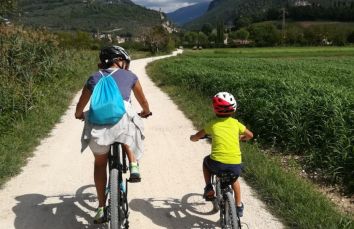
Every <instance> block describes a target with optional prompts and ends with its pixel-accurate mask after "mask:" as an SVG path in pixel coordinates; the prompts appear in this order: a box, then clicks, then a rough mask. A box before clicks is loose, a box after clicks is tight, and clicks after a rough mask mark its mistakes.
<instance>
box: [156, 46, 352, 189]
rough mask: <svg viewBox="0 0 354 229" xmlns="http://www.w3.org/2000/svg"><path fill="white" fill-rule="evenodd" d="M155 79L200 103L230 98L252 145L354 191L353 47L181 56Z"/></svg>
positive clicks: (160, 69) (163, 63)
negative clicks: (223, 94) (295, 158)
mask: <svg viewBox="0 0 354 229" xmlns="http://www.w3.org/2000/svg"><path fill="white" fill-rule="evenodd" d="M241 50H242V49H241ZM157 72H160V73H159V77H160V78H159V79H158V80H159V81H161V82H163V84H164V85H180V86H183V87H185V88H186V89H188V90H191V91H195V92H196V93H198V94H201V95H203V96H205V97H211V96H213V95H214V94H215V93H217V92H219V91H229V92H231V93H232V94H234V95H235V97H236V98H237V99H238V101H239V108H238V117H240V118H241V119H242V121H243V122H244V123H246V124H247V125H248V126H249V128H250V129H251V130H253V131H254V133H255V135H256V138H257V141H258V142H260V143H261V144H262V145H263V146H265V147H272V148H275V149H277V151H278V152H284V153H293V154H297V155H300V156H302V157H301V158H303V161H302V163H303V164H304V166H305V167H306V168H307V169H308V170H309V171H312V172H317V173H321V174H322V175H323V176H324V177H325V178H327V179H328V180H330V181H334V182H337V183H342V184H343V185H344V186H346V188H347V190H348V191H350V192H353V191H354V180H353V177H354V170H353V168H354V155H353V143H354V93H353V92H354V49H353V48H344V49H343V50H341V49H339V48H328V49H324V48H323V49H321V48H316V49H310V48H308V49H295V48H294V49H275V50H274V52H272V50H270V49H249V50H248V49H244V50H242V51H239V50H233V51H230V50H215V51H214V50H213V51H210V50H207V51H203V52H198V53H192V52H187V53H186V54H185V55H181V56H178V57H176V58H172V59H168V60H162V61H161V62H160V63H159V64H158V65H157Z"/></svg>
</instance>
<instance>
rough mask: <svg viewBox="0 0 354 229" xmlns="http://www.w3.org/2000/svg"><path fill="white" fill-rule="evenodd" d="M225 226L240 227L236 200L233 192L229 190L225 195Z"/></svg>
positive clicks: (237, 228)
mask: <svg viewBox="0 0 354 229" xmlns="http://www.w3.org/2000/svg"><path fill="white" fill-rule="evenodd" d="M224 201H225V205H224V207H225V211H224V214H225V215H224V226H225V228H230V229H239V223H238V222H239V221H238V218H237V214H236V205H235V200H234V198H233V196H232V193H231V192H227V193H226V195H225V197H224Z"/></svg>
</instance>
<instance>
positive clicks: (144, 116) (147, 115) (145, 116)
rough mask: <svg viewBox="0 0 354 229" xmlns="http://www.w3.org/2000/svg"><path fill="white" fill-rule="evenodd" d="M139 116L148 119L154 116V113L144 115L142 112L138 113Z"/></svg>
mask: <svg viewBox="0 0 354 229" xmlns="http://www.w3.org/2000/svg"><path fill="white" fill-rule="evenodd" d="M138 115H139V116H140V117H142V118H148V117H149V116H151V115H152V112H150V113H149V114H146V115H142V114H141V112H140V113H138Z"/></svg>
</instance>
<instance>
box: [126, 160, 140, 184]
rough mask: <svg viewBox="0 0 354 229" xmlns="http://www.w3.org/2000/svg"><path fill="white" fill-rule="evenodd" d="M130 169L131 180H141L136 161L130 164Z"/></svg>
mask: <svg viewBox="0 0 354 229" xmlns="http://www.w3.org/2000/svg"><path fill="white" fill-rule="evenodd" d="M129 170H130V178H129V180H130V182H140V180H141V178H140V172H139V165H138V163H136V162H132V163H130V165H129Z"/></svg>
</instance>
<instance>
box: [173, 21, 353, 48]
mask: <svg viewBox="0 0 354 229" xmlns="http://www.w3.org/2000/svg"><path fill="white" fill-rule="evenodd" d="M176 39H177V43H178V44H180V45H183V46H187V47H188V46H189V47H193V46H202V47H220V46H225V45H228V46H231V47H233V46H240V45H248V46H276V45H298V46H306V45H345V44H347V43H354V28H352V26H350V25H346V24H341V23H337V24H316V23H314V24H312V25H311V24H310V25H307V26H303V25H301V24H297V23H291V24H289V25H287V26H286V27H283V25H282V24H281V23H279V22H262V23H254V24H251V22H250V19H248V18H241V19H239V20H238V21H237V23H236V26H235V27H234V28H232V29H225V28H224V26H223V25H222V24H220V23H218V25H217V26H216V28H213V27H212V26H211V25H210V24H205V25H203V27H202V28H201V30H200V31H192V32H184V33H181V34H180V35H179V36H178V37H177V38H176Z"/></svg>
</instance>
